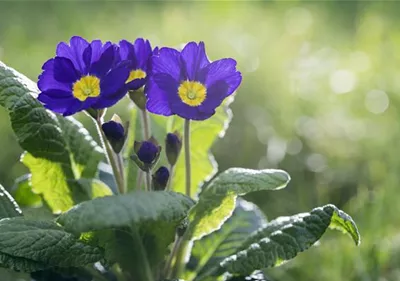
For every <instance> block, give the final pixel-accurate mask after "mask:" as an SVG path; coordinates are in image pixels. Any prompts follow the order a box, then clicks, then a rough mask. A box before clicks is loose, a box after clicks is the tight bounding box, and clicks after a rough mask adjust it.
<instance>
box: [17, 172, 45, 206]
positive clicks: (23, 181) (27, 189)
mask: <svg viewBox="0 0 400 281" xmlns="http://www.w3.org/2000/svg"><path fill="white" fill-rule="evenodd" d="M30 180H31V174H26V175H23V176H21V177H19V178H17V179H16V180H15V185H14V188H13V189H12V195H13V197H14V198H15V200H16V201H17V202H18V204H20V205H21V207H39V206H41V205H42V198H41V197H40V196H39V195H37V194H35V193H33V192H32V188H31V185H30Z"/></svg>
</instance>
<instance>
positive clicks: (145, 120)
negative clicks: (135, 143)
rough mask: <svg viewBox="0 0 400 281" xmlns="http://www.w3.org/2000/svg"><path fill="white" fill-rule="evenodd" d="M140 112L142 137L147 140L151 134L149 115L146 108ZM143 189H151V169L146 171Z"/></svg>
mask: <svg viewBox="0 0 400 281" xmlns="http://www.w3.org/2000/svg"><path fill="white" fill-rule="evenodd" d="M141 112H142V114H141V116H142V128H143V139H144V140H148V139H150V136H151V133H150V132H151V129H150V120H149V115H148V113H147V110H146V109H142V110H141ZM145 190H147V191H149V190H151V171H149V172H147V173H146V179H145Z"/></svg>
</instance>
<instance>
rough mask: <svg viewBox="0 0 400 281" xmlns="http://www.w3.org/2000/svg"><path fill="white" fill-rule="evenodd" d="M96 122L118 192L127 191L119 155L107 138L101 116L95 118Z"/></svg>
mask: <svg viewBox="0 0 400 281" xmlns="http://www.w3.org/2000/svg"><path fill="white" fill-rule="evenodd" d="M95 124H96V127H97V131H98V132H99V136H100V140H101V143H102V145H103V148H104V150H105V151H106V158H107V161H108V163H109V164H110V166H111V169H112V171H113V174H114V180H115V182H116V185H117V187H118V192H119V193H124V191H125V188H124V185H125V183H124V177H123V174H122V170H121V171H120V170H119V168H118V166H119V165H118V163H117V160H116V158H117V157H116V156H117V155H116V154H115V153H114V151H113V150H112V148H111V145H110V144H109V143H108V141H107V138H106V136H105V134H104V132H103V130H102V129H101V124H102V120H101V118H97V119H96V120H95Z"/></svg>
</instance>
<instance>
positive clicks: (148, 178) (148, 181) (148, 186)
mask: <svg viewBox="0 0 400 281" xmlns="http://www.w3.org/2000/svg"><path fill="white" fill-rule="evenodd" d="M145 174H146V191H150V190H152V187H151V170H150V171H148V172H146V173H145Z"/></svg>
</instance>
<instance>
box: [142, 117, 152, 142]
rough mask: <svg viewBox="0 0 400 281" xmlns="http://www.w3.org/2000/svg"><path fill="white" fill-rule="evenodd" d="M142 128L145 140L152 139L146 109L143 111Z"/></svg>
mask: <svg viewBox="0 0 400 281" xmlns="http://www.w3.org/2000/svg"><path fill="white" fill-rule="evenodd" d="M141 111H142V114H141V115H142V127H143V139H145V140H148V139H149V138H150V132H151V128H150V120H149V115H148V114H147V110H146V109H142V110H141Z"/></svg>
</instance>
